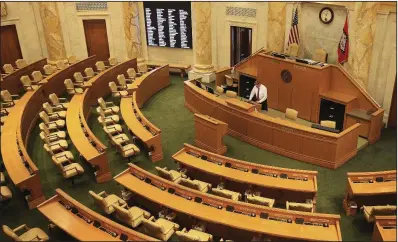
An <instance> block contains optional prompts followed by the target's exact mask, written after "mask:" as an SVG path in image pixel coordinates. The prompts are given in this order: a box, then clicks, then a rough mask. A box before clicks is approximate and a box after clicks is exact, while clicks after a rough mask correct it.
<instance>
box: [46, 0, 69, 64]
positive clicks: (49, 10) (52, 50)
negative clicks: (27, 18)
mask: <svg viewBox="0 0 398 242" xmlns="http://www.w3.org/2000/svg"><path fill="white" fill-rule="evenodd" d="M39 9H40V16H41V20H42V23H43V31H44V38H45V40H46V45H47V52H48V61H49V63H54V62H55V61H57V60H60V59H66V51H65V43H64V39H63V36H62V29H61V21H60V18H59V12H58V8H57V3H56V2H39Z"/></svg>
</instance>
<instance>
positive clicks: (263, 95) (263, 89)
mask: <svg viewBox="0 0 398 242" xmlns="http://www.w3.org/2000/svg"><path fill="white" fill-rule="evenodd" d="M257 94H258V88H257V86H256V85H254V87H253V89H252V92H251V93H250V97H249V100H252V99H253V97H254V96H256V98H257V101H258V100H260V103H262V102H264V101H265V100H266V99H267V88H266V87H265V86H264V85H263V84H260V97H257Z"/></svg>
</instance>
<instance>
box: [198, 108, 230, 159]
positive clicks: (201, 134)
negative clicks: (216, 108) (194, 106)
mask: <svg viewBox="0 0 398 242" xmlns="http://www.w3.org/2000/svg"><path fill="white" fill-rule="evenodd" d="M194 115H195V145H196V146H197V147H199V148H202V149H205V150H208V151H211V152H213V153H216V154H220V155H222V154H224V153H225V152H227V146H225V145H224V143H223V136H224V135H225V134H226V133H227V131H228V124H227V123H224V122H222V121H220V120H217V119H214V118H212V117H210V116H208V115H202V114H197V113H195V114H194Z"/></svg>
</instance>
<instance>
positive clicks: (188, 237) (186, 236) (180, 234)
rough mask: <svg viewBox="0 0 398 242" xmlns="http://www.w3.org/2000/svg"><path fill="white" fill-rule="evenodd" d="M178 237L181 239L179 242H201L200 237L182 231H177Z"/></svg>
mask: <svg viewBox="0 0 398 242" xmlns="http://www.w3.org/2000/svg"><path fill="white" fill-rule="evenodd" d="M176 234H177V236H178V237H179V241H201V239H200V238H199V236H197V235H195V234H190V233H184V232H181V231H176Z"/></svg>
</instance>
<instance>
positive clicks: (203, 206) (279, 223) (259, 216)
mask: <svg viewBox="0 0 398 242" xmlns="http://www.w3.org/2000/svg"><path fill="white" fill-rule="evenodd" d="M129 166H130V167H129V169H127V170H125V171H124V172H122V173H120V174H119V175H117V176H116V177H115V178H114V179H115V181H116V182H117V183H118V184H120V185H121V186H123V189H124V190H128V191H130V192H131V193H132V194H134V195H135V196H132V197H133V199H134V201H135V202H138V203H139V204H140V205H141V206H143V207H145V208H146V209H148V208H150V209H152V210H154V211H157V210H159V209H163V208H169V209H171V210H173V211H174V212H176V213H177V217H176V222H177V223H178V224H180V225H181V226H185V227H189V226H190V225H191V224H193V223H195V222H198V220H199V221H204V222H206V232H207V233H210V234H213V235H214V236H220V237H223V238H224V239H234V240H242V241H248V240H250V239H251V238H253V236H256V235H259V234H262V235H266V236H267V237H271V238H275V239H277V240H278V239H289V240H292V239H293V240H312V241H314V240H315V241H326V240H333V241H341V240H342V238H341V232H340V216H339V215H331V214H318V213H306V212H297V211H291V210H284V209H277V208H269V207H265V206H259V205H255V204H250V203H244V202H238V201H233V200H230V199H225V198H222V197H218V196H214V195H211V194H208V193H202V192H200V191H197V190H193V189H190V188H188V187H185V186H181V185H179V184H177V183H173V182H171V181H168V180H165V179H163V178H161V177H159V176H156V175H154V174H152V173H149V172H147V171H145V170H143V169H141V168H139V167H137V166H135V165H132V164H129ZM272 240H273V239H272Z"/></svg>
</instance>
